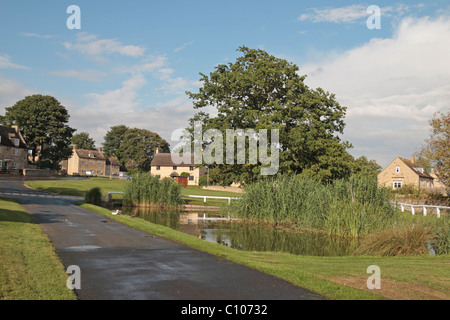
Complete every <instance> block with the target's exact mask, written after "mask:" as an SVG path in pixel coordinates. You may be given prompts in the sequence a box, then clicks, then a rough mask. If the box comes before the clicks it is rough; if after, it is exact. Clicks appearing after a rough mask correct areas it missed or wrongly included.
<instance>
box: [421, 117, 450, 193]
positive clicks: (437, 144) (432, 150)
mask: <svg viewBox="0 0 450 320" xmlns="http://www.w3.org/2000/svg"><path fill="white" fill-rule="evenodd" d="M430 127H431V133H430V136H429V137H428V139H426V140H425V144H424V145H423V146H422V148H421V150H420V152H419V153H418V156H419V157H422V158H423V159H422V160H421V161H422V162H424V163H427V164H428V166H431V167H433V168H434V169H435V172H436V176H437V177H438V178H439V179H440V180H441V181H442V182H443V183H444V184H445V185H446V186H449V184H450V112H447V113H441V112H437V113H435V114H434V116H433V119H432V120H431V121H430Z"/></svg>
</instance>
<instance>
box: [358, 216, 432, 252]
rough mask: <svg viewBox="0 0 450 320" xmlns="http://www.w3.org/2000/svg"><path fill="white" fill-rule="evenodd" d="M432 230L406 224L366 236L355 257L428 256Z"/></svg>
mask: <svg viewBox="0 0 450 320" xmlns="http://www.w3.org/2000/svg"><path fill="white" fill-rule="evenodd" d="M432 238H433V233H432V228H431V227H430V226H428V225H426V224H424V223H416V224H404V225H402V226H396V227H393V228H391V229H390V230H383V231H380V232H377V233H373V234H370V235H367V236H365V237H364V238H363V239H362V241H361V243H360V245H359V248H358V249H356V250H355V252H354V255H360V254H362V255H375V256H404V255H423V254H427V252H428V248H427V243H431V241H432Z"/></svg>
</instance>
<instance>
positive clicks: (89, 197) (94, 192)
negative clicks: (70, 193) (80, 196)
mask: <svg viewBox="0 0 450 320" xmlns="http://www.w3.org/2000/svg"><path fill="white" fill-rule="evenodd" d="M84 200H85V201H86V202H87V203H90V204H94V205H96V206H99V205H101V204H102V191H101V190H100V188H99V187H94V188H92V189H90V190H88V191H86V194H85V196H84Z"/></svg>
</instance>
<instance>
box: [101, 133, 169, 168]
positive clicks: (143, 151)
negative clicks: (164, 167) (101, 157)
mask: <svg viewBox="0 0 450 320" xmlns="http://www.w3.org/2000/svg"><path fill="white" fill-rule="evenodd" d="M156 148H159V150H160V152H169V151H170V147H169V143H168V142H167V141H166V140H164V139H163V138H161V137H160V136H159V134H157V133H155V132H152V131H149V130H146V129H139V128H128V127H127V126H125V125H119V126H113V127H111V128H110V130H109V131H108V132H107V133H106V135H105V138H104V143H103V150H104V153H105V155H107V156H115V157H117V158H118V160H119V163H120V165H121V166H122V167H123V168H126V169H135V168H139V169H142V170H144V171H148V170H150V163H151V160H152V159H153V156H154V155H155V151H156Z"/></svg>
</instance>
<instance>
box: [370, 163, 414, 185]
mask: <svg viewBox="0 0 450 320" xmlns="http://www.w3.org/2000/svg"><path fill="white" fill-rule="evenodd" d="M396 167H399V168H400V171H399V172H396ZM394 181H401V182H402V185H403V186H404V185H414V186H415V187H419V176H418V175H417V174H416V173H415V172H414V171H413V170H411V168H410V167H408V166H407V165H406V164H405V163H404V162H403V161H401V160H400V159H399V158H396V159H394V161H392V162H391V163H390V164H389V165H388V166H387V167H386V168H385V169H384V170H383V171H382V172H381V173H380V174H379V175H378V185H379V186H385V187H390V188H392V187H393V183H394Z"/></svg>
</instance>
